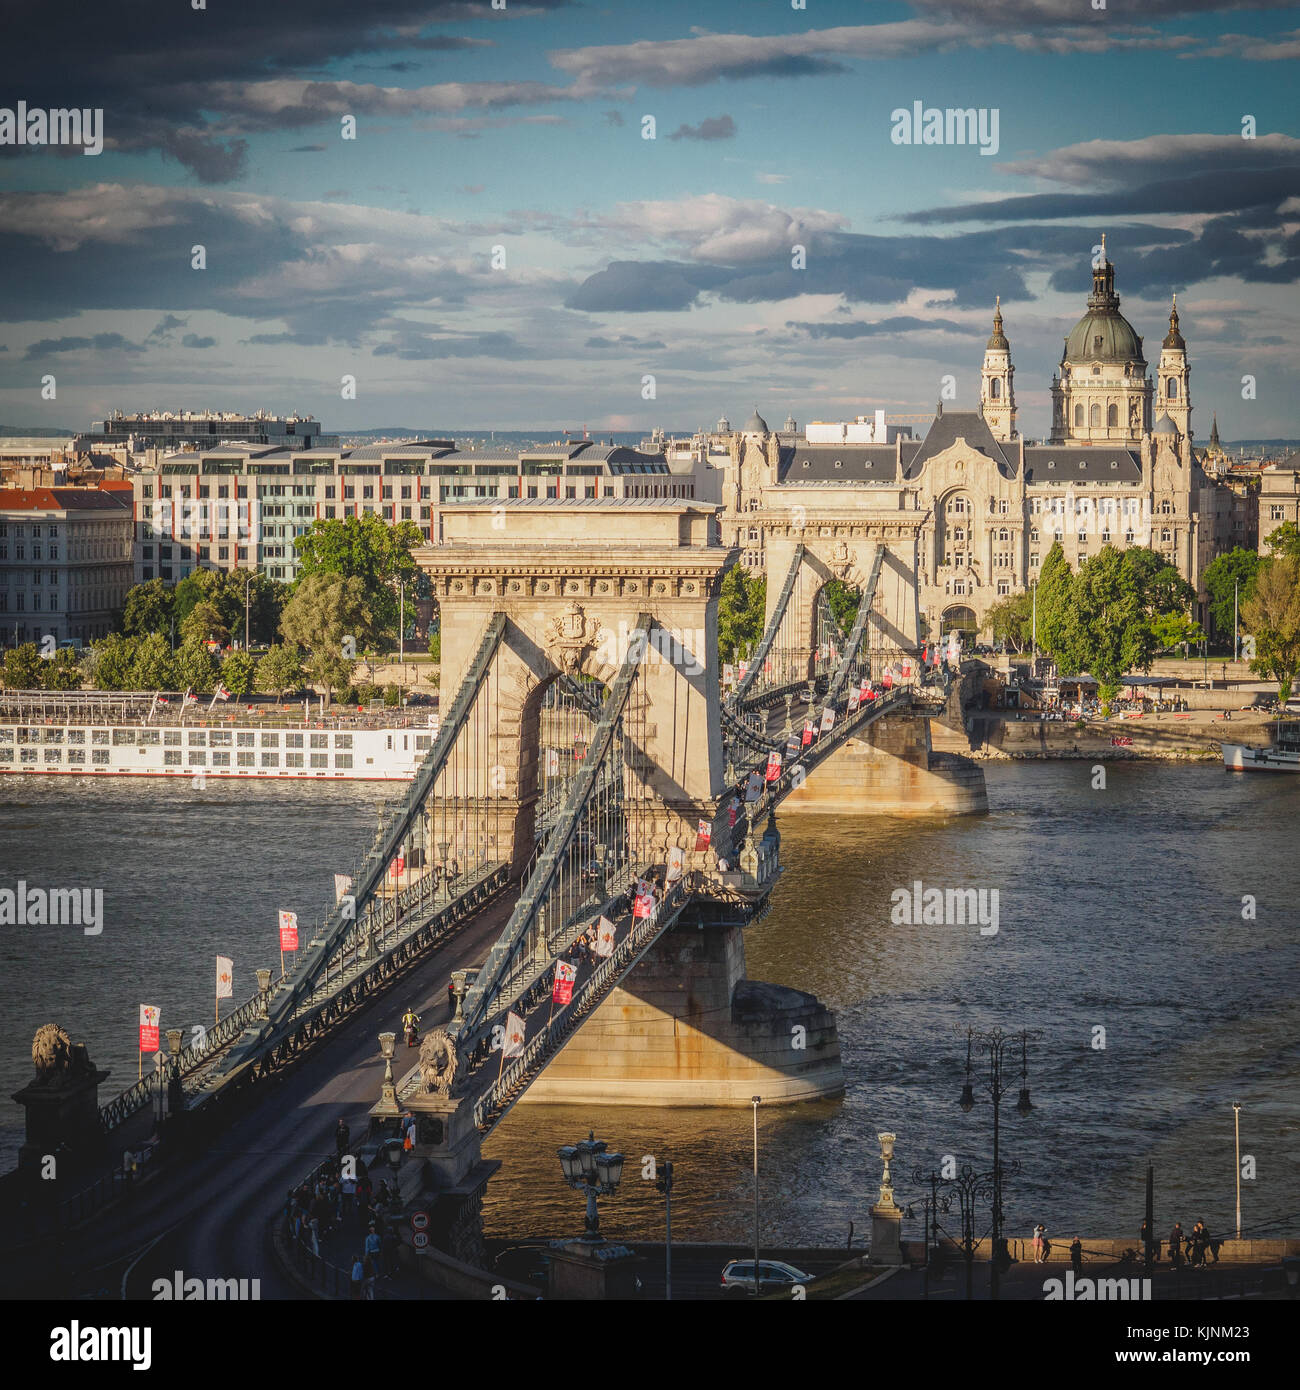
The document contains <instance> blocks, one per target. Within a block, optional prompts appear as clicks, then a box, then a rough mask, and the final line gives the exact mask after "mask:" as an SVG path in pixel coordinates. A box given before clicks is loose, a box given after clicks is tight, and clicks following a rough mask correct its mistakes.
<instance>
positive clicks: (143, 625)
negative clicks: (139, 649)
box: [122, 579, 172, 637]
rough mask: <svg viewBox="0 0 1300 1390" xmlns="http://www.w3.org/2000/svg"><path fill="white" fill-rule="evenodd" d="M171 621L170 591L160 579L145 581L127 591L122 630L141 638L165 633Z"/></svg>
mask: <svg viewBox="0 0 1300 1390" xmlns="http://www.w3.org/2000/svg"><path fill="white" fill-rule="evenodd" d="M171 619H172V591H171V590H170V589H169V588H168V587H167V585H166V584H164V583H163V581H162V580H161V579H146V580H145V582H144V583H143V584H136V585H135V586H134V587H133V588H131V589H129V590H128V591H127V595H126V605H125V607H124V608H123V610H122V630H123V631H124V632H126V633H127V634H129V635H135V636H140V637H143V636H145V635H146V634H147V633H150V632H167V631H168V630H169V629H170V627H171Z"/></svg>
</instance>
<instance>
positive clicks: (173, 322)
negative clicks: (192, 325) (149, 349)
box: [144, 314, 189, 345]
mask: <svg viewBox="0 0 1300 1390" xmlns="http://www.w3.org/2000/svg"><path fill="white" fill-rule="evenodd" d="M188 323H189V319H178V318H177V317H176V315H175V314H164V315H163V317H162V318H160V319H159V320H158V322H157V323H156V324H154V326H153V327H152V328H151V329H150V330H149V332H148V333H146V334H145V339H144V341H145V343H146V345H148V344H151V343H167V342H170V341H171V339H172V338H173V337H174V336H175V333H176V330H177V329H178V328H184V327H185V325H186V324H188Z"/></svg>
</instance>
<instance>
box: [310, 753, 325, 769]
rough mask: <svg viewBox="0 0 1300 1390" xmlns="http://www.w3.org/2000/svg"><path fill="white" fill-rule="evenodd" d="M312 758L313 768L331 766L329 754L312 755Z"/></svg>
mask: <svg viewBox="0 0 1300 1390" xmlns="http://www.w3.org/2000/svg"><path fill="white" fill-rule="evenodd" d="M310 756H311V765H312V767H328V766H329V763H330V759H329V754H328V753H312V754H311V755H310Z"/></svg>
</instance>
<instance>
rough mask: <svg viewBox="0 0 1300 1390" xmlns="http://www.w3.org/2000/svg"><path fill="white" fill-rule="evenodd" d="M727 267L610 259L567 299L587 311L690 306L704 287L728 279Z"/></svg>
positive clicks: (568, 303)
mask: <svg viewBox="0 0 1300 1390" xmlns="http://www.w3.org/2000/svg"><path fill="white" fill-rule="evenodd" d="M726 279H727V275H726V272H725V271H714V270H710V269H708V268H705V267H702V266H698V265H682V264H680V263H674V262H672V261H611V262H610V263H609V265H607V266H606V267H605V269H604V270H598V271H597V272H596V273H595V274H594V275H591V276H588V278H587V279H586V280H584V281H583V283H582V284H581V285H579V286H578V287H577V289H575V290H574V291H573V292H572V294H570V295H569V297H568V298H567V299H566V300H565V301H564V302H565V305H566V306H567V307H568V308H570V309H583V310H586V311H587V312H588V313H617V312H622V313H634V314H635V313H647V312H649V311H651V310H656V309H658V310H665V309H668V310H672V309H689V308H690V307H691V305H693V304H695V303H696V302H697V301H698V299H699V297H700V294H701V292H702V291H704V290H706V289H708V288H710V287H711V286H714V285H719V284H723V283H725V281H726Z"/></svg>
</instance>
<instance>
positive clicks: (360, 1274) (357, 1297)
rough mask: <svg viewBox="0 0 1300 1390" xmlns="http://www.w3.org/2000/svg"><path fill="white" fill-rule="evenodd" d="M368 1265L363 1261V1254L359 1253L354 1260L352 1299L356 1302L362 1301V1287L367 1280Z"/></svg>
mask: <svg viewBox="0 0 1300 1390" xmlns="http://www.w3.org/2000/svg"><path fill="white" fill-rule="evenodd" d="M365 1278H366V1267H365V1265H364V1263H363V1262H362V1259H361V1256H360V1255H357V1256H356V1257H355V1258H354V1259H353V1261H352V1300H353V1302H354V1303H360V1302H361V1287H362V1285H363V1284H364V1282H365Z"/></svg>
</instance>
